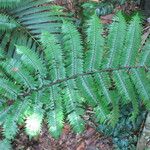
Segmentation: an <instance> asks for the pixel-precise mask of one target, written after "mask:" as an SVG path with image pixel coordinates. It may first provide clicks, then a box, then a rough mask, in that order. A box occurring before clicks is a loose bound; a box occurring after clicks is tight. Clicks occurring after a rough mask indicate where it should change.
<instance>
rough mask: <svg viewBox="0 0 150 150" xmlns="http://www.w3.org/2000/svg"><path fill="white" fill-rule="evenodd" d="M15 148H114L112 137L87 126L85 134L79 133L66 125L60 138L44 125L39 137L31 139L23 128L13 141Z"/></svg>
mask: <svg viewBox="0 0 150 150" xmlns="http://www.w3.org/2000/svg"><path fill="white" fill-rule="evenodd" d="M13 149H14V150H113V144H112V139H111V138H110V137H106V136H104V135H102V134H100V133H99V132H97V131H96V130H95V129H94V128H92V127H90V126H87V127H86V130H85V132H84V133H83V134H80V135H77V134H75V133H73V132H72V131H71V128H70V126H69V125H67V124H66V125H65V127H64V129H63V134H62V136H61V137H60V139H58V140H55V139H54V138H52V137H51V136H50V134H49V133H48V129H47V126H46V125H44V126H43V128H42V131H41V134H40V135H39V137H38V138H37V139H32V140H29V138H28V136H27V135H26V134H25V133H24V129H23V128H22V129H21V131H20V133H19V134H18V135H17V137H16V138H15V141H14V142H13Z"/></svg>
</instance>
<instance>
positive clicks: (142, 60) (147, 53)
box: [138, 40, 150, 67]
mask: <svg viewBox="0 0 150 150" xmlns="http://www.w3.org/2000/svg"><path fill="white" fill-rule="evenodd" d="M149 60H150V40H148V41H147V42H146V45H145V46H144V47H143V49H142V53H141V55H140V56H139V61H138V63H139V65H141V66H145V67H146V66H150V61H149Z"/></svg>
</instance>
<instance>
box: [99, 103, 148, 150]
mask: <svg viewBox="0 0 150 150" xmlns="http://www.w3.org/2000/svg"><path fill="white" fill-rule="evenodd" d="M139 106H140V107H139V112H140V113H139V115H138V117H137V118H136V120H135V122H134V124H133V123H132V122H131V120H130V116H131V113H132V111H133V109H132V106H131V104H128V105H125V106H123V107H121V108H120V119H119V122H118V123H117V125H116V127H115V128H112V127H111V126H110V125H108V124H100V125H99V126H98V128H97V130H98V131H100V133H103V134H105V135H106V136H109V137H112V140H113V144H114V148H115V149H117V150H129V149H132V150H136V144H137V141H138V137H137V135H139V134H140V130H139V129H140V127H141V124H142V122H143V120H144V119H145V117H146V111H145V109H144V108H143V106H142V103H140V101H139Z"/></svg>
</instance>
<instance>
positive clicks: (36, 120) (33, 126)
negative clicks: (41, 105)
mask: <svg viewBox="0 0 150 150" xmlns="http://www.w3.org/2000/svg"><path fill="white" fill-rule="evenodd" d="M42 118H43V116H42V115H40V114H35V113H33V114H32V115H31V116H29V117H28V118H27V120H26V133H27V134H28V135H29V137H34V136H37V135H38V134H39V133H40V131H41V123H42Z"/></svg>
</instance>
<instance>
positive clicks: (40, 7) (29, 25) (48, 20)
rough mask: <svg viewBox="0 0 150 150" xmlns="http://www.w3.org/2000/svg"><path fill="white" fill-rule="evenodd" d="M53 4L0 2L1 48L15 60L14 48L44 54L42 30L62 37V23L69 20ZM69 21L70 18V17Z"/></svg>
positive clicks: (31, 0)
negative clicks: (19, 46) (41, 38)
mask: <svg viewBox="0 0 150 150" xmlns="http://www.w3.org/2000/svg"><path fill="white" fill-rule="evenodd" d="M52 1H53V0H36V1H35V0H25V1H23V0H0V47H1V48H2V49H4V50H5V52H6V53H7V54H8V55H9V56H13V57H14V56H15V47H14V44H18V45H20V44H21V45H24V46H27V47H29V48H31V49H32V50H33V51H35V50H38V51H41V49H42V48H41V46H40V42H39V41H38V39H39V38H40V34H41V32H42V30H43V29H45V30H47V31H49V32H50V33H53V34H56V35H58V38H59V34H60V30H61V25H62V19H61V18H60V16H61V17H62V18H63V17H67V16H66V15H65V13H63V10H62V8H61V7H60V6H54V5H52ZM68 19H69V17H68Z"/></svg>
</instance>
